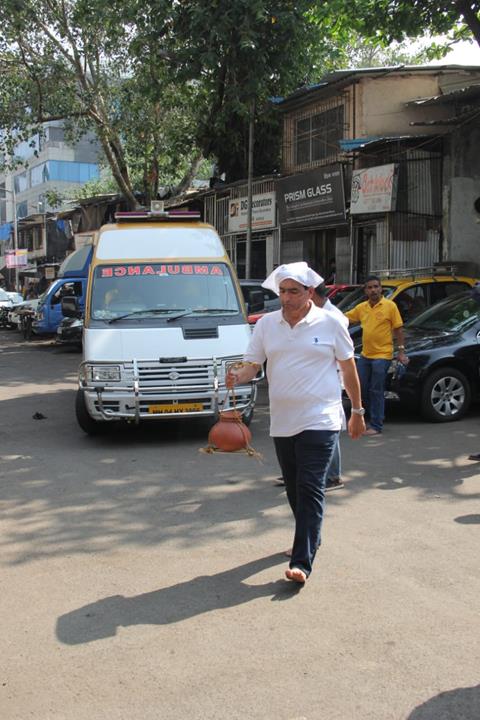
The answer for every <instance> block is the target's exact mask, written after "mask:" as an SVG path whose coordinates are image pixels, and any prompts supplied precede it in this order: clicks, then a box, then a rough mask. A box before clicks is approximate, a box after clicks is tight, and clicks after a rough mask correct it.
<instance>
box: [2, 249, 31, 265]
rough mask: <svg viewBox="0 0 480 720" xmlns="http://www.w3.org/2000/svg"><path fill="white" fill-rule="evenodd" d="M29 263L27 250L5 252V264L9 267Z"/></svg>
mask: <svg viewBox="0 0 480 720" xmlns="http://www.w3.org/2000/svg"><path fill="white" fill-rule="evenodd" d="M27 265H28V251H27V250H7V251H6V252H5V266H6V267H7V268H17V267H18V268H19V267H26V266H27Z"/></svg>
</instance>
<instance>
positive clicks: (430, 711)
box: [407, 685, 480, 720]
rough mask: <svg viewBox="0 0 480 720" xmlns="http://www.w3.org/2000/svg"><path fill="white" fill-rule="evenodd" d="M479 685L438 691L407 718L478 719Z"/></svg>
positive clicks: (479, 704)
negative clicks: (437, 693) (438, 692)
mask: <svg viewBox="0 0 480 720" xmlns="http://www.w3.org/2000/svg"><path fill="white" fill-rule="evenodd" d="M479 718H480V685H476V686H475V687H467V688H456V689H455V690H448V691H447V692H443V693H440V695H436V696H435V697H433V698H431V699H430V700H427V702H425V703H423V704H422V705H419V706H418V707H416V708H415V710H414V711H413V712H412V713H411V714H410V715H409V716H408V718H407V720H478V719H479Z"/></svg>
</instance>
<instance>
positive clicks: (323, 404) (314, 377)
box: [226, 262, 365, 583]
mask: <svg viewBox="0 0 480 720" xmlns="http://www.w3.org/2000/svg"><path fill="white" fill-rule="evenodd" d="M322 282H323V279H322V278H321V277H320V276H319V275H318V274H317V273H316V272H315V271H314V270H312V269H311V268H309V267H308V265H307V263H305V262H299V263H290V264H286V265H280V266H279V267H278V268H277V269H276V270H274V271H273V273H271V274H270V275H269V276H268V278H267V279H266V280H265V282H264V283H263V287H265V288H266V289H268V290H273V291H274V292H276V293H277V294H278V295H279V296H280V302H281V306H282V307H281V310H277V311H275V312H271V313H267V314H266V315H264V316H263V317H262V318H261V319H260V320H259V321H258V322H257V324H256V325H255V328H254V330H253V334H252V337H251V340H250V343H249V346H248V348H247V351H246V353H245V356H244V361H245V364H244V365H243V366H242V367H239V368H238V367H237V368H233V369H231V370H230V371H229V373H228V375H227V379H226V381H227V385H228V387H233V386H234V385H237V384H239V383H240V384H241V383H246V382H249V381H250V380H252V379H253V378H254V377H255V375H256V374H257V372H258V370H259V369H260V368H261V367H262V366H263V364H264V363H265V361H267V370H266V371H267V377H268V391H269V402H270V435H271V436H272V437H273V441H274V445H275V451H276V454H277V458H278V462H279V464H280V467H281V469H282V474H283V477H284V479H285V485H286V491H287V497H288V502H289V504H290V507H291V509H292V512H293V515H294V518H295V535H294V541H293V548H292V556H291V559H290V563H289V567H288V569H287V570H286V573H285V574H286V577H287V578H288V579H289V580H293V581H295V582H298V583H304V582H305V581H306V579H307V578H308V577H309V575H310V573H311V571H312V565H313V561H314V559H315V554H316V552H317V548H318V546H319V545H320V541H321V527H322V520H323V513H324V501H325V481H326V472H327V468H328V465H329V463H330V460H331V458H332V455H333V451H334V448H335V444H336V442H337V437H338V433H339V431H340V428H341V425H342V419H343V407H342V395H341V389H340V383H339V381H338V374H337V362H338V363H339V365H340V368H341V370H342V373H343V378H344V384H345V390H346V392H347V394H348V396H349V397H350V400H351V403H352V415H351V417H350V420H349V424H348V430H349V433H350V436H351V437H352V438H353V439H357V438H358V437H360V436H361V435H362V433H363V432H364V430H365V423H364V419H363V413H364V410H363V408H362V406H361V399H360V383H359V380H358V375H357V371H356V367H355V361H354V359H353V344H352V341H351V338H350V335H349V333H348V331H347V329H346V327H345V325H344V323H343V322H340V320H338V319H337V318H336V317H335V316H334V315H333V314H332V313H328V312H325V311H324V310H323V309H321V308H318V307H316V306H315V304H314V302H313V294H314V292H315V291H314V288H315V287H316V286H317V285H319V284H321V283H322Z"/></svg>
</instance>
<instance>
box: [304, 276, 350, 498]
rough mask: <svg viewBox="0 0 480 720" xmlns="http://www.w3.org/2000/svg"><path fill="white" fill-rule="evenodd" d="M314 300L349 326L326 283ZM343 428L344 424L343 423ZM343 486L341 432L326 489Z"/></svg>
mask: <svg viewBox="0 0 480 720" xmlns="http://www.w3.org/2000/svg"><path fill="white" fill-rule="evenodd" d="M312 299H313V302H314V303H315V305H316V306H317V307H320V308H323V309H324V310H325V312H330V313H332V314H333V315H334V316H335V317H336V318H337V319H338V320H339V321H340V322H341V323H343V324H344V325H345V327H346V328H348V318H347V317H345V315H344V314H343V313H342V311H341V310H339V309H338V308H337V307H336V306H335V305H334V304H333V303H332V302H331V301H330V300H329V299H328V297H327V287H326V283H321V284H320V285H317V287H316V288H315V292H314V294H313V298H312ZM338 379H339V382H340V387H341V388H342V389H343V380H342V375H341V372H340V371H338ZM342 429H343V425H342ZM342 487H343V480H342V453H341V450H340V433H339V434H338V437H337V442H336V445H335V450H334V451H333V455H332V459H331V461H330V465H329V466H328V469H327V482H326V485H325V489H326V490H327V491H328V490H338V489H339V488H342Z"/></svg>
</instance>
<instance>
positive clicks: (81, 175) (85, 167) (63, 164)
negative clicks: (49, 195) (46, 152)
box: [46, 160, 100, 183]
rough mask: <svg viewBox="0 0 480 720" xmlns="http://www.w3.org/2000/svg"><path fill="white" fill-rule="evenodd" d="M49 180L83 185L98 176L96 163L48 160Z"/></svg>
mask: <svg viewBox="0 0 480 720" xmlns="http://www.w3.org/2000/svg"><path fill="white" fill-rule="evenodd" d="M46 164H47V165H48V170H49V179H50V180H61V181H63V182H73V183H84V182H88V180H93V179H94V178H98V177H99V176H100V173H99V170H98V165H97V164H96V163H82V162H68V161H66V160H49V161H48V163H46Z"/></svg>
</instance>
